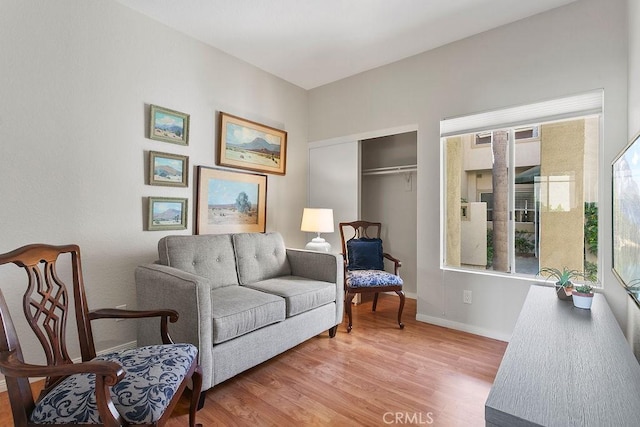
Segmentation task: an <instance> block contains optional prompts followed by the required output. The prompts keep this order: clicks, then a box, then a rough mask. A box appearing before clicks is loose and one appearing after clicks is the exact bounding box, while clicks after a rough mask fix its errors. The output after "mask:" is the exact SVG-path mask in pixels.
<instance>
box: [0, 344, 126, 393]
mask: <svg viewBox="0 0 640 427" xmlns="http://www.w3.org/2000/svg"><path fill="white" fill-rule="evenodd" d="M137 345H138V344H137V342H136V341H130V342H127V343H124V344H120V345H118V346H116V347H111V348H108V349H106V350H102V351H99V352H98V356H100V355H102V354H107V353H113V352H115V351H122V350H127V349H130V348H135V347H136V346H137ZM81 361H82V358H80V357H76V358H75V359H73V363H80V362H81ZM41 379H42V378H30V379H29V382H32V383H34V382H36V381H40V380H41ZM4 391H7V382H6V381H5V379H4V378H3V379H2V381H0V393H1V392H4Z"/></svg>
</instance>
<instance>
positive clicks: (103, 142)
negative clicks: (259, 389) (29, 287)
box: [0, 0, 308, 356]
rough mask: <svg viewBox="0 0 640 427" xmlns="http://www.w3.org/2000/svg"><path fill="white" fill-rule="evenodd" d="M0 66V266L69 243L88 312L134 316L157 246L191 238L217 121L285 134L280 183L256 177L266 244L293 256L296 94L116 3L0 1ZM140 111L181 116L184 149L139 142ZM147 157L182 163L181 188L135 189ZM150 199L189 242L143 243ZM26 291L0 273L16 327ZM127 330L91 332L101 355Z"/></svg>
mask: <svg viewBox="0 0 640 427" xmlns="http://www.w3.org/2000/svg"><path fill="white" fill-rule="evenodd" d="M0 57H1V58H2V66H1V71H0V94H1V95H0V98H1V99H2V102H0V141H1V143H0V166H1V167H0V169H1V170H2V176H3V178H4V182H3V184H2V185H1V186H0V200H1V202H0V203H1V206H2V212H1V213H0V253H4V252H7V251H9V250H12V249H14V248H17V247H19V246H22V245H25V244H28V243H34V242H47V243H54V244H65V243H77V244H79V245H80V248H81V250H82V255H83V262H84V273H85V283H86V287H87V292H88V299H89V306H90V307H91V308H97V307H102V306H106V307H115V306H117V305H120V304H127V305H128V307H130V308H134V307H135V283H134V277H133V272H134V268H135V267H136V266H137V265H138V264H141V263H146V262H151V261H153V260H155V259H156V258H157V249H156V245H157V242H158V240H159V239H160V238H161V237H162V236H163V235H165V234H192V232H193V230H194V228H193V225H194V213H195V199H194V196H193V194H194V191H195V188H196V179H195V174H194V173H193V172H194V170H193V167H194V166H195V165H205V166H214V165H215V142H216V138H217V135H218V132H217V130H216V127H217V120H216V112H218V111H225V112H228V113H231V114H235V115H239V116H243V117H246V118H249V119H252V120H255V121H258V122H262V123H265V124H268V125H271V126H275V127H279V128H284V129H286V130H287V131H288V135H289V143H288V150H287V151H288V153H287V154H288V161H287V174H286V176H276V175H269V177H268V188H267V190H268V195H267V230H268V231H271V230H277V231H280V232H282V234H283V235H284V238H285V241H286V242H287V244H289V245H291V246H294V247H304V244H305V236H304V233H302V232H300V217H301V214H302V209H303V208H304V206H305V200H306V192H307V189H306V180H307V126H308V123H307V92H306V91H304V90H302V89H301V88H299V87H297V86H294V85H292V84H290V83H287V82H285V81H283V80H281V79H278V78H276V77H274V76H272V75H270V74H267V73H265V72H263V71H261V70H259V69H258V68H256V67H253V66H251V65H249V64H247V63H244V62H242V61H239V60H237V59H234V58H232V57H230V56H228V55H227V54H224V53H222V52H221V51H218V50H216V49H213V48H211V47H208V46H206V45H205V44H203V43H200V42H197V41H195V40H193V39H191V38H189V37H187V36H184V35H182V34H180V33H177V32H176V31H174V30H171V29H169V28H168V27H166V26H164V25H161V24H159V23H157V22H155V21H152V20H150V19H148V18H146V17H144V16H142V15H140V14H138V13H137V12H134V11H132V10H130V9H128V8H126V7H124V6H122V5H120V4H119V3H117V2H115V1H98V0H62V1H55V2H52V1H44V0H39V1H38V0H31V1H21V0H13V1H11V0H5V1H3V2H2V12H1V13H0ZM148 104H157V105H160V106H163V107H167V108H172V109H175V110H178V111H183V112H186V113H189V114H190V115H191V135H190V141H189V146H188V147H184V146H179V145H175V144H169V143H164V142H159V141H152V140H150V139H148V138H146V127H148V125H147V123H148V117H147V107H145V105H148ZM148 150H156V151H162V152H169V153H178V154H184V155H188V156H189V160H190V164H191V166H192V168H191V171H190V172H191V173H190V177H189V187H188V188H170V187H157V186H148V185H145V167H144V165H145V162H146V157H147V151H148ZM148 196H170V197H186V198H189V213H190V215H189V221H188V229H187V230H184V231H175V232H158V231H143V226H144V225H143V218H144V212H145V209H146V205H145V204H144V203H143V199H144V198H145V197H148ZM283 206H286V208H285V209H283V208H282V207H283ZM24 280H25V277H24V273H23V272H20V271H19V270H18V268H16V267H14V266H3V267H1V268H0V288H1V289H2V291H3V292H4V293H5V296H6V297H7V299H8V301H9V304H10V305H12V306H15V307H17V308H18V313H17V314H19V315H21V313H20V309H19V307H21V297H20V294H19V293H18V292H17V291H16V290H15V287H16V286H15V285H18V284H22V283H24ZM130 322H131V321H124V322H119V323H116V322H115V321H102V323H99V324H98V325H97V329H96V330H95V331H94V335H95V336H96V339H97V340H98V347H99V350H101V349H105V348H110V347H112V346H115V345H120V344H123V343H126V342H129V341H132V340H135V329H134V324H133V323H130ZM20 327H21V329H23V328H24V326H20ZM36 347H37V345H36V344H35V340H34V341H33V342H30V343H28V345H27V346H26V348H24V352H25V353H26V354H27V355H29V356H32V355H33V354H34V351H33V349H35V348H36ZM74 354H75V355H79V352H77V351H74Z"/></svg>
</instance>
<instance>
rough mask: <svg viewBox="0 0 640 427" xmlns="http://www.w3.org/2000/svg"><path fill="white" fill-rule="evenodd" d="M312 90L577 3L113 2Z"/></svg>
mask: <svg viewBox="0 0 640 427" xmlns="http://www.w3.org/2000/svg"><path fill="white" fill-rule="evenodd" d="M116 1H118V2H119V3H122V4H124V5H126V6H128V7H130V8H131V9H134V10H136V11H138V12H141V13H143V14H144V15H147V16H149V17H151V18H152V19H155V20H157V21H159V22H162V23H163V24H165V25H167V26H169V27H172V28H174V29H176V30H178V31H180V32H182V33H185V34H187V35H189V36H191V37H193V38H195V39H198V40H201V41H203V42H205V43H207V44H209V45H211V46H214V47H216V48H218V49H220V50H222V51H223V52H226V53H228V54H230V55H232V56H235V57H237V58H240V59H242V60H244V61H246V62H248V63H250V64H253V65H255V66H257V67H259V68H261V69H263V70H265V71H267V72H269V73H271V74H274V75H276V76H278V77H280V78H282V79H284V80H286V81H289V82H291V83H293V84H295V85H298V86H300V87H302V88H304V89H312V88H314V87H318V86H321V85H324V84H327V83H331V82H333V81H336V80H340V79H342V78H345V77H348V76H351V75H354V74H357V73H360V72H363V71H366V70H370V69H372V68H376V67H379V66H382V65H385V64H389V63H391V62H395V61H398V60H400V59H403V58H406V57H409V56H412V55H416V54H418V53H421V52H425V51H427V50H430V49H434V48H436V47H439V46H443V45H445V44H447V43H451V42H453V41H456V40H460V39H463V38H465V37H469V36H471V35H474V34H477V33H480V32H483V31H486V30H489V29H492V28H496V27H499V26H501V25H504V24H507V23H510V22H514V21H517V20H519V19H523V18H526V17H528V16H531V15H535V14H537V13H540V12H543V11H546V10H549V9H553V8H556V7H559V6H562V5H565V4H568V3H572V2H573V1H575V0H183V1H175V0H116Z"/></svg>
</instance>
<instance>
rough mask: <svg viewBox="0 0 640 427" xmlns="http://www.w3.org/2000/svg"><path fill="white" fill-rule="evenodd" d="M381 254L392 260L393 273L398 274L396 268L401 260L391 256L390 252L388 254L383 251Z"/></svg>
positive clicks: (400, 263) (400, 264) (400, 265)
mask: <svg viewBox="0 0 640 427" xmlns="http://www.w3.org/2000/svg"><path fill="white" fill-rule="evenodd" d="M382 256H384V257H385V258H386V259H388V260H389V261H391V262H393V274H395V275H396V276H397V275H398V269H399V268H400V267H402V262H401V261H400V260H399V259H398V258H394V257H393V256H391V254H388V253H386V252H385V253H383V254H382Z"/></svg>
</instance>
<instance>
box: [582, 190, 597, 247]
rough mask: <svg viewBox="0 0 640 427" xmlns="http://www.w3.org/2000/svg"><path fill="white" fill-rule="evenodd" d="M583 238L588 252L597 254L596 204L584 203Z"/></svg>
mask: <svg viewBox="0 0 640 427" xmlns="http://www.w3.org/2000/svg"><path fill="white" fill-rule="evenodd" d="M584 240H585V246H586V247H587V249H588V250H589V252H590V253H592V254H594V255H597V254H598V205H597V204H596V203H593V202H590V203H585V204H584Z"/></svg>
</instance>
